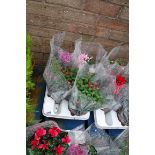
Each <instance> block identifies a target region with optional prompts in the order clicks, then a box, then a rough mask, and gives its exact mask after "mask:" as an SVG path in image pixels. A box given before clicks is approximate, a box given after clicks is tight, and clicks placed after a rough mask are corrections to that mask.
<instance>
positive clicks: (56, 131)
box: [48, 127, 60, 137]
mask: <svg viewBox="0 0 155 155" xmlns="http://www.w3.org/2000/svg"><path fill="white" fill-rule="evenodd" d="M48 133H49V134H50V135H51V136H52V137H57V136H58V135H59V133H60V129H59V128H57V127H53V128H51V129H49V130H48Z"/></svg>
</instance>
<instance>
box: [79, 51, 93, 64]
mask: <svg viewBox="0 0 155 155" xmlns="http://www.w3.org/2000/svg"><path fill="white" fill-rule="evenodd" d="M90 59H92V57H91V58H90V57H89V56H88V54H85V53H81V54H80V55H79V56H78V66H80V65H83V64H86V63H87V62H88V61H89V60H90Z"/></svg>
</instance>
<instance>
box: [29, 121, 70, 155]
mask: <svg viewBox="0 0 155 155" xmlns="http://www.w3.org/2000/svg"><path fill="white" fill-rule="evenodd" d="M70 141H71V139H70V137H69V136H68V133H67V132H65V131H62V130H61V129H60V128H59V127H58V125H57V124H56V123H55V122H53V121H49V122H48V121H47V122H43V123H39V124H36V125H34V126H33V127H28V129H27V155H65V154H66V151H67V149H68V147H69V143H70Z"/></svg>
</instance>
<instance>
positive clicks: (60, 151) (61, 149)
mask: <svg viewBox="0 0 155 155" xmlns="http://www.w3.org/2000/svg"><path fill="white" fill-rule="evenodd" d="M63 150H64V147H61V146H60V145H58V146H57V147H56V148H55V151H56V155H61V154H62V153H63Z"/></svg>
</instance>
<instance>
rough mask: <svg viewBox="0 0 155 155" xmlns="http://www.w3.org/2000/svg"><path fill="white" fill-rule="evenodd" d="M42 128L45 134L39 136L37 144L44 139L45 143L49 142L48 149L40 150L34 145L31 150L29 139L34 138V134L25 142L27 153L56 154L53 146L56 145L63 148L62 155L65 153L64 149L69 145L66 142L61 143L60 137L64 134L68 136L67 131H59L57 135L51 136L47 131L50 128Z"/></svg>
mask: <svg viewBox="0 0 155 155" xmlns="http://www.w3.org/2000/svg"><path fill="white" fill-rule="evenodd" d="M44 129H45V130H46V135H44V136H42V137H40V140H39V144H38V145H40V144H43V141H45V142H46V143H48V144H49V145H48V149H45V150H42V149H38V148H37V147H35V148H34V149H33V150H32V148H31V147H32V145H31V141H32V140H34V138H35V135H33V136H32V137H30V138H29V139H28V140H27V143H26V148H27V155H56V151H55V148H56V147H57V146H58V145H60V146H61V147H63V148H64V150H63V152H62V155H66V151H67V149H68V148H69V145H68V144H67V143H63V142H62V138H64V137H65V136H68V132H64V131H60V133H59V135H58V136H56V137H51V135H50V134H49V133H48V131H49V129H50V128H49V127H47V128H44Z"/></svg>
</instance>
